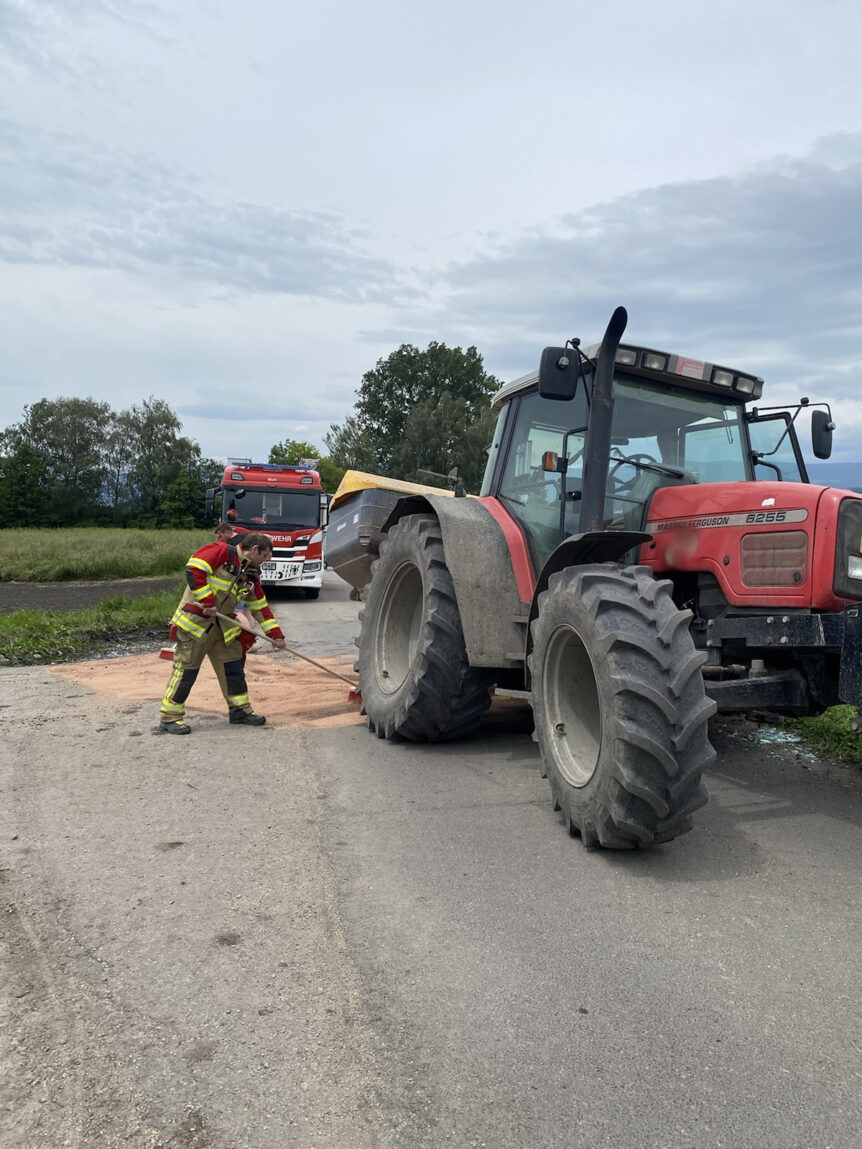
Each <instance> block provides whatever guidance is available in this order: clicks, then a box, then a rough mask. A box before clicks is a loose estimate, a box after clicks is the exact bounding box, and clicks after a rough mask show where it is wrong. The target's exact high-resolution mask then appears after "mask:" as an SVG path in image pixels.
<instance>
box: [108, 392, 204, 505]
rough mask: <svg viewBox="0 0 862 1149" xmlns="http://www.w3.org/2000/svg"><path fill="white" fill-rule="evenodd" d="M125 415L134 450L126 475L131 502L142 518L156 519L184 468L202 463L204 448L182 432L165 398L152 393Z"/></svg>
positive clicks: (130, 441) (124, 413)
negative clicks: (175, 480) (172, 484)
mask: <svg viewBox="0 0 862 1149" xmlns="http://www.w3.org/2000/svg"><path fill="white" fill-rule="evenodd" d="M122 414H123V418H124V420H125V422H124V426H125V427H126V429H127V432H128V435H129V443H130V445H131V451H132V463H131V465H130V467H129V470H128V472H127V476H126V478H127V482H128V486H129V492H130V497H131V502H132V505H133V507H134V509H135V511H136V512H137V515H138V517H139V519H141V520H142V521H144V522H147V521H154V520H155V519H156V518H157V514H156V512H157V510H158V507H159V504H160V503H161V501H162V499H164V497H165V494H166V493H167V490H168V487H170V485H171V483H172V482H173V481H174V479H175V478H177V476H178V475H179V473H180V471H181V470H182V469H183V468H184V467H185V468H188V467H192V466H197V465H199V463H200V458H201V452H200V447H199V446H198V445H197V443H195V442H193V440H191V439H187V438H185V437H184V436H182V435H180V433H179V432H180V431H181V430H182V424H181V423H180V421H179V419H178V418H177V416H176V415H175V414H174V412H173V411H172V410H171V408H170V407H169V406H168V404H167V403H166V402H165V401H164V400H163V399H156V398H154V397H153V396H152V395H151V396H150V397H149V399H145V400H144V402H143V403H141V404H140V406H137V405H136V406H133V407H131V408H129V410H128V411H125V412H123V413H122Z"/></svg>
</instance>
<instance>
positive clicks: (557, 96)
mask: <svg viewBox="0 0 862 1149" xmlns="http://www.w3.org/2000/svg"><path fill="white" fill-rule="evenodd" d="M660 9H661V10H660V11H657V10H656V9H655V7H654V6H652V7H651V6H644V5H642V4H640V3H637V2H636V0H620V3H618V4H616V5H613V6H610V7H607V6H606V7H605V8H604V9H602V8H600V7H596V6H595V5H579V4H575V5H572V4H571V2H570V0H536V3H535V4H533V5H531V6H530V7H529V8H525V7H524V6H523V4H515V3H514V0H503V3H500V2H498V0H494V2H493V3H492V2H491V0H472V2H471V3H468V4H464V3H460V4H456V3H455V2H454V0H438V2H437V3H436V4H435V5H434V6H433V7H432V6H430V5H422V4H420V5H413V6H405V5H403V4H396V3H395V0H369V2H368V3H367V4H365V5H360V6H355V5H353V6H352V5H347V4H344V3H343V2H341V0H320V2H319V3H318V4H315V5H306V6H304V7H303V6H297V5H284V4H283V3H282V2H281V0H255V4H254V5H253V6H251V8H249V6H247V5H245V6H244V5H236V4H234V3H231V2H229V0H187V2H186V3H183V4H182V5H176V4H171V3H168V2H167V0H0V107H2V108H3V110H4V115H5V119H4V120H3V121H2V123H0V341H2V345H3V348H4V355H3V358H2V361H0V384H2V386H0V426H5V425H8V423H10V422H13V421H15V420H16V419H18V418H19V417H20V415H21V409H22V407H23V404H24V403H26V402H30V401H33V400H34V399H38V398H40V397H42V396H43V395H47V396H49V397H52V396H57V395H62V394H77V395H93V396H94V397H96V398H99V399H106V400H108V401H110V402H111V403H112V404H113V405H114V406H115V407H121V406H125V405H128V404H130V403H132V402H138V401H140V400H141V399H142V398H143V397H145V396H147V395H149V394H155V395H157V396H159V397H163V398H166V399H167V400H168V401H169V402H171V403H172V404H173V405H174V406H175V408H176V409H177V410H178V411H179V412H180V414H181V417H182V418H183V420H184V424H185V428H186V431H187V432H188V433H190V434H192V435H194V436H195V437H196V438H197V439H198V440H199V442H200V443H201V447H202V449H203V450H204V453H205V454H209V455H221V454H225V455H226V454H239V455H246V454H251V455H260V454H262V453H265V452H266V451H267V450H268V448H269V446H270V445H271V444H272V443H273V442H275V441H276V440H281V439H283V438H285V437H302V438H311V439H312V441H317V442H318V443H320V442H322V435H323V433H325V431H326V429H327V427H328V425H329V423H330V422H333V421H339V420H340V419H342V418H343V417H344V415H346V414H347V413H348V411H349V409H350V407H351V405H352V400H353V395H354V391H355V388H356V387H357V386H358V385H359V382H360V380H361V377H362V374H363V372H364V371H366V370H368V369H369V368H370V367H372V366H373V365H374V363H375V361H376V360H377V358H378V357H380V356H385V355H386V354H388V353H389V352H390V351H391V350H393V348H394V347H396V346H397V345H398V344H399V343H401V342H412V343H415V344H417V345H420V346H424V345H425V344H427V342H428V341H429V340H432V339H437V340H443V341H445V342H448V343H450V344H460V345H462V346H469V345H476V346H477V347H478V348H479V350H480V352H482V354H483V355H484V357H485V361H486V365H487V366H488V367H489V369H490V370H492V371H494V373H495V374H497V375H499V376H500V377H503V378H511V377H514V376H515V375H517V374H520V373H521V372H523V371H524V370H527V369H529V368H531V367H533V366H534V365H535V364H536V362H537V359H538V355H539V352H540V350H541V347H542V346H543V345H545V344H546V343H551V342H556V341H558V340H559V339H560V338H563V337H565V336H569V335H573V334H579V335H581V336H582V337H583V338H584V341H585V342H592V341H593V340H594V339H596V338H597V337H598V336H599V335H600V333H601V331H602V330H603V327H604V324H605V322H606V320H607V317H608V315H609V314H610V310H611V309H612V307H613V306H615V305H616V304H617V303H624V304H625V305H626V306H627V308H628V310H629V314H630V325H629V334H630V336H631V338H632V339H633V340H636V341H638V342H643V343H647V344H651V345H655V346H659V347H665V348H667V349H669V350H676V351H680V352H682V353H689V354H692V355H696V356H699V357H705V358H710V359H713V360H715V361H718V362H725V363H730V364H731V365H734V366H739V367H741V368H749V369H753V370H756V371H758V372H759V373H760V374H762V375H763V376H764V377H765V378H766V380H767V384H768V387H769V390H768V392H767V393H768V394H769V395H770V396H772V398H774V399H775V400H776V401H784V400H785V399H791V398H794V397H795V396H796V395H797V394H798V393H799V392H800V391H801V390H802V389H803V388H804V389H805V390H806V391H808V392H809V393H810V394H811V395H812V397H814V396H815V395H820V396H822V397H825V398H829V399H830V400H832V401H833V402H834V403H835V406H836V421H837V422H838V424H839V432H838V434H837V436H836V449H837V450H839V451H840V452H844V453H847V452H854V451H855V452H856V454H857V456H858V455H859V454H862V452H860V450H859V448H858V446H857V444H858V435H857V434H855V431H854V434H853V435H852V436H847V437H845V435H844V434H843V432H844V428H845V427H847V428H855V429H858V426H859V417H858V412H856V410H855V407H853V406H850V405H849V403H850V402H852V401H853V397H854V394H855V388H856V386H857V380H858V377H859V368H860V353H859V350H858V348H859V347H860V321H859V318H858V317H859V314H860V287H859V285H860V283H862V278H860V270H862V268H860V262H862V243H860V239H859V237H858V233H859V231H860V229H859V227H858V225H857V223H856V218H855V216H856V212H857V205H858V203H859V202H860V193H862V186H861V185H862V174H860V170H862V122H860V116H859V110H858V109H859V107H860V106H862V101H860V96H862V79H860V74H859V70H858V67H857V59H858V48H859V20H858V10H857V6H856V5H855V4H854V3H851V2H850V0H835V2H832V3H829V4H828V5H827V6H826V9H825V12H826V15H825V16H824V18H822V19H818V20H812V19H811V15H810V7H809V6H808V5H806V4H802V3H801V0H789V2H788V3H787V4H786V5H784V6H782V9H781V14H780V18H779V17H777V16H776V13H775V10H774V9H773V7H772V6H767V5H763V6H759V5H751V4H750V2H748V0H745V2H743V0H727V2H726V3H725V4H722V5H714V6H712V7H711V8H704V7H703V6H699V5H691V4H690V3H689V2H687V0H667V3H666V4H663V5H661V6H660ZM842 411H843V412H844V413H842ZM300 428H302V431H300V430H299V429H300ZM235 440H242V441H241V442H239V441H235Z"/></svg>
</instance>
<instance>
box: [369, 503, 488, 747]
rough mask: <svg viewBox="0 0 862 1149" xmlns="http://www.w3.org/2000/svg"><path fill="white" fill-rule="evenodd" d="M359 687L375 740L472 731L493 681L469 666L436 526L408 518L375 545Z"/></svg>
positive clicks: (437, 737) (441, 737)
mask: <svg viewBox="0 0 862 1149" xmlns="http://www.w3.org/2000/svg"><path fill="white" fill-rule="evenodd" d="M364 599H365V607H364V609H363V610H362V611H361V613H360V615H359V618H360V621H361V623H362V629H361V631H360V635H359V638H358V639H357V645H358V647H359V661H358V662H357V664H356V669H357V670H358V671H359V688H360V690H361V692H362V702H363V706H364V708H365V713H366V715H367V717H368V725H369V727H370V728H371V729H372V730H374V731H376V733H377V735H378V737H380V738H397V737H400V738H406V739H408V740H409V741H411V742H442V741H447V740H449V739H452V738H460V737H464V736H465V735H468V734H472V733H474V731H475V730H477V729H478V727H479V724H480V722H481V719H482V715H483V714H484V713H485V711H486V710H487V709H488V707H489V706H490V704H491V696H490V688H491V686H492V685H493V678H492V676H491V675H490V674H489V673H488V671H485V670H481V669H475V668H472V667H470V665H469V663H468V661H467V652H466V649H465V646H464V634H463V631H462V629H461V617H460V615H459V613H458V604H457V603H456V601H455V588H454V585H453V583H452V576H451V574H450V573H449V568H448V566H447V565H446V556H445V554H444V553H443V539H442V535H441V533H440V524H439V522H438V521H437V519H436V518H434V517H433V516H431V515H407V516H406V517H405V518H403V519H401V520H400V521H399V522H398V523H396V524H395V526H394V527H393V528H392V529H391V530H390V531H389V534H388V535H387V536H386V538H384V539H383V541H382V542H381V544H380V557H379V558H378V559H377V560H376V561H375V563H374V564H373V566H372V578H371V582H370V583H369V585H368V586H367V587H366V589H365V592H364Z"/></svg>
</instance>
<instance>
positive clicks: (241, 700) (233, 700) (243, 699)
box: [227, 694, 248, 706]
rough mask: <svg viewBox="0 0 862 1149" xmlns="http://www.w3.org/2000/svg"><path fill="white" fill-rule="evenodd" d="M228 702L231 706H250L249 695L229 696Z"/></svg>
mask: <svg viewBox="0 0 862 1149" xmlns="http://www.w3.org/2000/svg"><path fill="white" fill-rule="evenodd" d="M227 700H228V702H229V703H230V705H231V706H248V694H229V695H228V696H227Z"/></svg>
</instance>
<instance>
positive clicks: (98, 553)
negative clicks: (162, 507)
mask: <svg viewBox="0 0 862 1149" xmlns="http://www.w3.org/2000/svg"><path fill="white" fill-rule="evenodd" d="M207 542H215V536H214V535H213V532H212V531H211V530H207V529H206V528H201V529H200V530H192V531H173V530H171V531H142V530H127V531H124V530H122V529H120V528H118V527H70V528H66V529H64V528H60V529H58V530H38V529H33V530H30V529H25V528H20V529H17V528H16V529H12V530H3V531H0V582H65V581H71V580H75V579H98V580H100V581H102V582H107V581H110V580H111V579H118V578H143V577H146V576H157V575H172V574H176V575H177V577H179V576H180V575H181V574H182V570H183V567H184V566H185V564H186V562H187V560H188V557H189V555H190V554H191V553H192V552H193V551H196V550H197V549H198V547H202V546H203V545H204V544H205V543H207Z"/></svg>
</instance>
